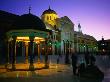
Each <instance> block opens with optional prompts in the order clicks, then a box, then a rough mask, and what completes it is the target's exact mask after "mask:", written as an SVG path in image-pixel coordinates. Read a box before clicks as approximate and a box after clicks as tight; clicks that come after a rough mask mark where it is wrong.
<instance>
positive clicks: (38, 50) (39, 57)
mask: <svg viewBox="0 0 110 82" xmlns="http://www.w3.org/2000/svg"><path fill="white" fill-rule="evenodd" d="M38 63H40V44H38Z"/></svg>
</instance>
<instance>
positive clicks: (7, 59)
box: [5, 40, 10, 68]
mask: <svg viewBox="0 0 110 82" xmlns="http://www.w3.org/2000/svg"><path fill="white" fill-rule="evenodd" d="M9 48H10V46H9V41H8V40H7V56H6V65H5V68H8V65H9V62H10V60H9V58H10V57H9V55H10V53H9Z"/></svg>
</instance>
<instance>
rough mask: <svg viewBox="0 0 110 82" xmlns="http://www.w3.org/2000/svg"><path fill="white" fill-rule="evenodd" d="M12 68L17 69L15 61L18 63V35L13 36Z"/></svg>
mask: <svg viewBox="0 0 110 82" xmlns="http://www.w3.org/2000/svg"><path fill="white" fill-rule="evenodd" d="M12 38H13V40H12V70H15V69H16V67H15V63H16V36H12Z"/></svg>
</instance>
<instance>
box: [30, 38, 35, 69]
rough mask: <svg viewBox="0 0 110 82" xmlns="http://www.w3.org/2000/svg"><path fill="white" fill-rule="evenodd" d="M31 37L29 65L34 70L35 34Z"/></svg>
mask: <svg viewBox="0 0 110 82" xmlns="http://www.w3.org/2000/svg"><path fill="white" fill-rule="evenodd" d="M29 38H30V45H29V47H30V65H29V70H31V71H34V65H33V58H34V47H33V45H34V44H33V41H34V36H31V37H29Z"/></svg>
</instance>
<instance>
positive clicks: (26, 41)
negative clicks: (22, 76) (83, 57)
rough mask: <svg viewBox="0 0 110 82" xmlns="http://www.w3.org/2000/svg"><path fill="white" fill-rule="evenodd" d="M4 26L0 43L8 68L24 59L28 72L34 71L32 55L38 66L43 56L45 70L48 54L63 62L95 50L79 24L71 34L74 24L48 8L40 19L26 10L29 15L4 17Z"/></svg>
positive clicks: (91, 38)
mask: <svg viewBox="0 0 110 82" xmlns="http://www.w3.org/2000/svg"><path fill="white" fill-rule="evenodd" d="M6 14H7V15H9V13H6ZM11 15H12V16H13V14H11ZM2 17H3V16H2ZM9 17H10V15H9ZM3 18H4V17H3ZM7 19H8V20H7ZM0 20H1V19H0ZM9 20H10V23H9V22H8V21H9ZM3 21H4V20H3ZM4 23H7V25H8V23H9V26H7V27H8V29H5V28H4V27H6V26H5V24H4V25H2V24H3V23H0V27H1V28H3V32H4V33H3V34H2V35H3V39H4V40H3V42H4V44H6V48H7V49H6V50H7V53H6V57H7V65H8V64H9V63H12V69H14V70H15V69H16V66H15V64H16V62H17V60H16V58H17V56H23V57H24V60H25V61H24V63H29V69H30V70H34V69H35V67H34V65H33V64H34V61H35V60H34V58H35V56H37V63H39V62H41V58H40V57H41V56H43V63H44V64H45V65H44V67H48V55H64V56H65V61H66V60H69V58H70V55H71V54H72V53H73V52H77V53H85V52H87V51H88V52H96V51H97V45H96V39H95V38H94V37H92V36H90V35H86V34H83V33H82V31H81V25H78V28H79V31H78V32H76V31H74V23H73V22H72V21H71V20H70V19H69V18H68V17H67V16H64V17H61V18H59V17H58V15H57V13H56V12H55V11H54V10H52V9H50V7H49V9H48V10H45V11H44V12H43V14H42V15H41V19H40V18H39V17H37V16H35V15H33V14H31V13H30V9H29V13H28V14H24V15H21V16H17V15H14V18H13V19H12V18H6V21H5V22H4ZM7 27H6V28H7ZM1 32H2V31H1ZM3 46H4V45H3ZM65 63H69V62H65Z"/></svg>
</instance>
